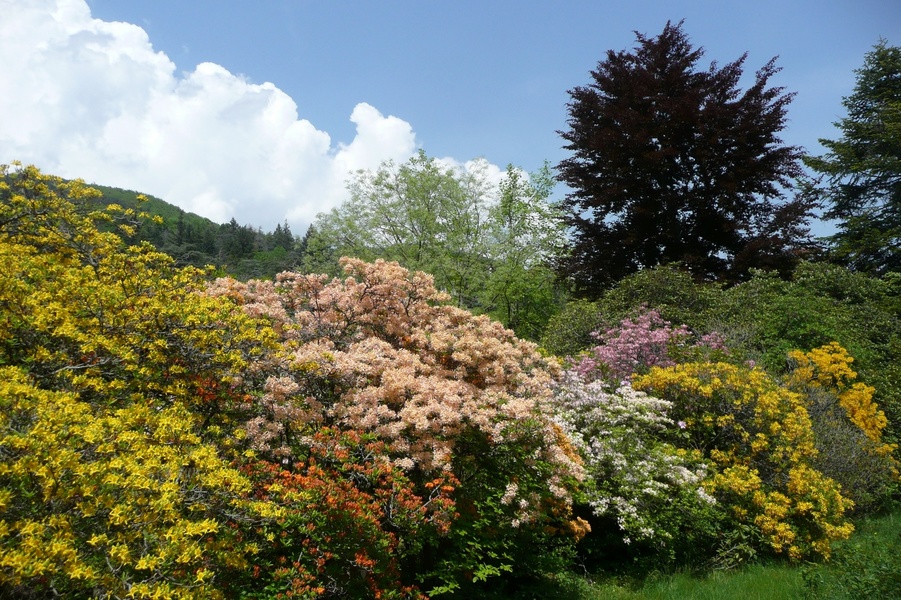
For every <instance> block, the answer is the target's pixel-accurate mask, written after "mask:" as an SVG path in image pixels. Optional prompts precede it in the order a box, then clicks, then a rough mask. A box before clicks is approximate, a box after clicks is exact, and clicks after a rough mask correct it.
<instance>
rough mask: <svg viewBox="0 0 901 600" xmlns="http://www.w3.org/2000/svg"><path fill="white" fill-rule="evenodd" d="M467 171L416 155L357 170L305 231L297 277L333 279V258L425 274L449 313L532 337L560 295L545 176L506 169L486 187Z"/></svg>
mask: <svg viewBox="0 0 901 600" xmlns="http://www.w3.org/2000/svg"><path fill="white" fill-rule="evenodd" d="M474 165H475V166H474V167H470V168H469V169H467V170H461V169H453V168H448V167H445V166H443V165H442V164H441V163H440V162H439V161H437V160H436V159H434V158H430V157H429V156H427V155H426V154H425V153H424V152H420V153H419V154H417V155H416V156H414V157H413V158H412V159H410V160H409V161H407V162H406V163H404V164H402V165H396V164H395V163H393V162H390V161H388V162H385V163H383V164H382V165H381V166H380V167H379V168H378V169H376V170H375V171H359V172H357V173H356V174H355V175H354V176H353V178H352V179H351V180H350V181H349V183H348V189H349V191H350V199H349V200H348V201H347V202H345V203H344V204H343V205H341V206H339V207H338V208H335V209H333V210H332V211H330V212H328V213H322V214H320V215H319V216H318V217H317V219H316V221H315V223H314V224H313V226H312V227H311V228H310V232H309V233H308V236H307V238H306V239H305V242H306V245H305V251H304V256H303V258H302V260H301V264H302V266H303V267H304V270H306V271H309V272H320V273H321V272H324V273H327V274H330V275H335V276H337V275H339V274H340V269H339V268H338V265H337V260H338V259H339V258H340V257H341V256H353V257H356V258H361V259H363V260H367V261H372V260H375V259H377V258H383V259H385V260H391V261H397V262H398V263H400V264H401V265H403V266H404V267H406V268H408V269H410V270H418V271H425V272H427V273H430V274H431V275H433V276H434V278H435V285H436V287H438V288H439V289H442V290H444V291H446V292H447V293H449V294H450V295H451V297H452V299H453V301H454V302H455V303H456V304H457V306H459V307H463V308H466V309H469V310H473V311H474V312H478V313H486V314H489V315H491V316H492V317H494V318H496V319H498V320H499V321H501V322H502V323H503V324H504V325H506V326H507V327H509V328H512V329H514V331H516V333H517V334H518V335H520V336H523V337H528V338H532V339H536V338H537V337H538V336H539V335H540V333H541V331H542V329H543V327H544V325H545V324H546V323H547V320H548V319H549V318H550V316H551V315H552V314H554V313H555V312H556V310H557V307H558V304H559V300H560V298H559V296H560V295H561V289H562V288H561V287H560V285H559V284H558V282H557V280H556V279H555V277H554V273H553V271H552V269H551V268H550V265H551V263H552V262H553V261H554V260H555V259H556V258H557V257H558V256H560V255H561V254H562V252H564V249H565V247H566V230H565V226H564V224H563V219H562V217H561V216H560V213H559V209H558V208H557V206H556V205H555V204H552V203H550V202H549V201H548V198H549V196H550V193H551V190H552V187H553V177H552V176H551V173H550V169H549V167H548V166H547V165H545V167H544V168H543V169H542V170H540V171H539V172H538V173H536V174H533V175H531V176H530V175H527V174H526V173H524V172H523V171H522V170H520V169H517V168H515V167H512V166H510V167H508V168H507V172H506V175H505V177H504V178H503V180H502V181H501V183H500V184H499V185H494V184H492V183H491V182H490V180H489V178H488V174H487V172H486V165H485V164H484V163H479V162H478V161H476V162H475V163H474Z"/></svg>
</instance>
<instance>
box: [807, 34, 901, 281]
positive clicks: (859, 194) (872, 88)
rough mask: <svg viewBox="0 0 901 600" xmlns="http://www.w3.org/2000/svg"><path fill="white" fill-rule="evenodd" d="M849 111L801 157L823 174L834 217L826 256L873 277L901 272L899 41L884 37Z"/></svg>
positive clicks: (869, 55) (868, 63) (867, 61)
mask: <svg viewBox="0 0 901 600" xmlns="http://www.w3.org/2000/svg"><path fill="white" fill-rule="evenodd" d="M856 73H857V83H856V85H855V86H854V92H853V93H852V94H851V95H850V96H848V97H846V98H845V99H844V101H843V104H844V106H845V108H846V109H847V110H848V116H846V117H845V118H843V119H842V120H841V121H839V122H838V123H835V125H836V127H838V128H839V130H841V132H842V137H841V138H840V139H838V140H820V143H821V144H823V146H825V147H826V149H827V150H828V152H827V153H826V155H824V156H819V157H813V156H810V157H806V158H805V159H804V162H806V163H807V165H808V166H809V167H811V168H812V169H814V170H815V171H818V172H819V173H821V174H822V175H823V176H824V177H825V179H826V185H825V187H824V188H823V189H822V190H820V191H821V193H822V194H823V198H824V200H825V204H826V206H827V207H828V210H827V212H826V217H827V218H832V219H837V221H838V223H837V225H838V231H837V232H836V234H835V235H833V236H832V237H831V239H830V240H829V241H830V251H831V256H832V258H833V259H835V260H836V261H837V262H840V263H842V264H844V265H846V266H848V267H850V268H852V269H854V270H857V271H863V272H866V273H871V274H875V275H882V274H884V273H887V272H889V271H901V47H898V46H889V45H888V44H887V42H886V41H885V40H881V41H880V42H879V43H878V44H877V45H876V47H875V48H873V50H872V51H871V52H869V53H867V55H866V58H865V60H864V65H863V67H861V68H860V69H858V70H857V71H856Z"/></svg>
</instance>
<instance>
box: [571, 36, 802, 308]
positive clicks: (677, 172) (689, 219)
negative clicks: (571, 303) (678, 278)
mask: <svg viewBox="0 0 901 600" xmlns="http://www.w3.org/2000/svg"><path fill="white" fill-rule="evenodd" d="M636 36H637V40H638V43H637V45H636V47H635V48H634V50H633V51H631V52H627V51H621V52H614V51H612V50H610V51H608V52H607V57H606V59H605V60H602V61H600V62H599V63H598V66H597V69H596V70H594V71H592V72H591V79H592V81H591V83H590V84H589V85H587V86H584V87H576V88H574V89H572V90H569V94H570V96H571V101H570V102H569V104H568V105H567V108H568V113H569V119H568V126H569V129H567V130H566V131H561V132H559V133H560V135H561V136H563V138H564V139H565V140H566V141H567V142H568V143H567V144H566V145H565V146H564V148H565V149H567V150H569V151H571V152H572V156H571V157H569V158H567V159H566V160H564V161H562V162H561V163H560V164H559V165H558V166H557V169H558V179H559V180H560V181H562V182H564V183H566V184H567V185H568V186H569V187H570V189H571V190H572V191H571V193H569V194H568V195H567V197H566V199H565V200H564V207H565V209H566V211H567V215H568V219H569V225H570V227H571V228H572V237H573V246H572V253H571V255H570V257H569V258H568V259H567V260H566V261H564V262H563V263H561V265H560V267H561V270H562V272H563V274H565V275H566V276H568V277H570V278H572V280H573V282H574V284H575V287H576V291H577V293H578V294H580V295H583V296H595V295H597V294H598V293H599V292H600V291H602V290H603V289H605V288H606V287H608V286H609V285H611V284H612V283H614V282H616V281H618V280H619V279H621V278H622V277H624V276H626V275H629V274H631V273H634V272H636V271H639V270H641V269H645V268H649V267H653V266H656V265H660V264H666V263H674V262H678V263H681V264H682V265H684V267H685V268H687V269H689V270H690V271H691V272H692V273H693V274H695V276H696V277H698V278H701V279H712V280H725V281H734V280H740V279H741V278H742V277H743V275H744V274H745V273H747V271H748V269H749V268H751V267H759V268H771V269H773V268H774V269H779V270H781V271H783V272H785V271H790V270H791V268H792V266H793V265H794V263H795V262H796V261H797V260H798V257H799V256H801V255H803V254H804V252H806V251H810V250H811V249H813V248H814V244H813V241H812V239H811V236H810V231H809V228H808V221H809V219H810V217H811V216H812V210H813V201H812V200H811V199H810V197H809V196H808V195H807V194H804V193H800V192H797V193H796V192H795V189H796V188H797V189H800V186H797V182H798V181H800V179H801V178H802V177H803V171H802V169H801V166H800V158H801V156H802V154H803V153H802V150H801V149H800V148H798V147H793V146H786V145H784V144H783V143H782V140H781V139H780V138H779V132H780V131H781V130H782V129H783V128H784V127H785V121H786V109H787V106H788V104H789V103H790V102H791V100H792V96H793V94H786V93H783V88H780V87H768V85H767V82H768V80H769V79H770V77H772V76H773V75H774V74H775V73H777V72H778V70H779V69H778V68H777V67H776V64H775V61H776V59H775V58H774V59H772V60H771V61H770V62H768V63H767V64H766V65H764V67H763V68H761V69H760V70H759V71H758V72H757V74H756V77H755V79H754V81H753V84H752V85H751V86H750V87H749V88H748V89H747V90H745V91H741V90H740V89H739V88H738V84H739V79H740V78H741V76H742V68H743V65H744V62H745V58H746V56H747V55H746V54H745V55H743V56H741V57H740V58H739V59H738V60H736V61H734V62H731V63H728V64H726V65H725V66H723V67H718V66H717V64H716V62H713V63H712V64H711V65H710V66H709V67H708V68H707V69H706V70H702V69H699V68H698V62H699V61H700V60H701V57H702V56H703V54H704V51H703V49H702V48H697V49H695V48H693V47H692V46H691V44H690V43H689V40H688V38H687V37H686V35H685V33H684V32H683V31H682V23H681V22H680V23H678V24H676V25H673V24H672V23H667V24H666V27H665V28H664V30H663V33H662V34H660V35H659V36H657V37H655V38H648V37H645V36H644V35H641V34H639V33H637V32H636Z"/></svg>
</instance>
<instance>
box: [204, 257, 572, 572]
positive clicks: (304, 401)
mask: <svg viewBox="0 0 901 600" xmlns="http://www.w3.org/2000/svg"><path fill="white" fill-rule="evenodd" d="M341 263H342V266H343V268H344V270H345V273H346V274H347V277H346V278H345V279H343V280H340V279H334V280H331V281H329V280H328V279H327V278H326V277H325V276H320V275H304V274H299V273H282V274H280V275H278V276H277V278H276V279H275V281H248V282H246V283H241V282H238V281H235V280H233V279H219V280H216V281H215V282H213V283H212V284H211V285H210V287H209V290H208V293H209V294H210V295H211V296H213V297H224V298H229V299H231V300H232V301H233V302H234V303H236V304H237V305H239V306H241V307H242V308H243V310H244V311H245V312H246V313H247V314H248V315H250V316H253V317H262V318H266V319H268V320H269V322H270V323H271V326H272V328H273V329H274V330H275V331H276V332H277V333H278V335H279V338H280V340H281V344H282V352H280V353H279V355H278V359H277V360H272V361H268V362H265V363H261V364H260V365H259V366H257V367H251V369H257V371H256V372H254V373H253V376H255V377H263V378H265V379H266V383H265V390H264V391H265V393H264V395H263V396H262V397H261V398H260V399H259V402H258V403H257V413H256V414H255V415H253V416H251V417H250V418H248V420H247V424H246V426H245V432H246V439H247V443H248V444H249V446H250V448H251V449H252V450H253V451H254V452H256V453H258V455H259V456H260V457H261V458H264V459H266V460H270V461H272V462H278V461H287V462H289V463H290V462H293V461H295V460H297V458H298V457H300V456H303V454H304V452H306V448H308V445H309V435H310V432H311V431H314V430H316V429H318V428H322V427H331V428H337V429H340V430H354V431H360V432H364V433H366V434H371V435H372V436H374V438H375V439H377V440H379V441H381V442H382V443H384V456H385V457H386V458H387V459H389V460H390V461H391V463H392V464H393V465H394V466H396V467H397V468H399V469H402V470H403V471H404V472H405V473H406V474H407V476H408V477H409V478H410V480H411V481H413V482H414V483H415V485H416V486H417V487H416V490H417V494H419V495H420V496H422V497H425V496H426V495H427V494H426V492H427V490H426V489H425V485H426V484H427V482H430V481H433V480H434V478H435V477H440V476H444V475H445V474H446V475H447V476H452V477H453V478H455V479H456V480H457V481H459V486H458V487H457V488H456V489H455V491H454V494H453V500H454V501H455V502H456V505H457V511H458V513H459V514H460V517H459V518H458V519H457V520H456V521H455V525H453V526H452V527H451V532H450V533H451V537H452V538H453V534H454V532H455V531H456V532H459V531H461V530H462V529H461V528H464V527H466V526H467V525H466V524H467V523H468V524H469V525H472V524H473V523H481V522H482V517H484V516H485V515H486V514H489V513H491V514H492V516H491V520H492V521H491V523H490V525H491V526H490V527H489V526H485V527H484V528H482V529H481V532H482V534H484V535H486V536H494V537H495V538H496V539H495V540H494V542H491V541H490V540H487V539H486V543H485V544H484V545H483V547H482V548H483V549H482V550H479V551H478V552H476V553H475V554H471V555H469V557H468V558H466V559H465V560H462V559H461V560H462V562H464V563H465V562H466V561H471V562H474V563H479V562H480V561H487V563H491V564H493V565H494V566H493V567H491V568H489V569H487V571H485V572H489V571H491V569H492V568H493V569H495V570H497V569H500V568H501V566H509V565H510V564H512V561H513V559H512V558H511V555H510V552H499V551H496V550H495V549H492V547H491V544H492V543H495V542H496V544H497V545H498V546H503V545H504V544H506V543H507V542H508V541H509V540H507V541H504V536H506V535H508V532H510V531H511V530H513V529H520V531H523V530H534V531H539V530H541V531H543V530H544V529H545V528H546V527H558V528H559V529H560V531H565V530H567V529H569V530H574V529H573V527H569V525H570V524H569V521H571V517H570V516H569V507H570V505H571V502H572V489H573V487H574V486H575V485H576V483H577V482H578V480H579V479H581V478H582V476H583V471H582V467H581V464H580V459H579V457H578V455H577V453H576V452H575V451H574V450H573V449H572V448H571V446H570V445H569V443H568V440H567V439H566V436H565V435H564V434H563V433H562V432H561V430H560V428H559V427H557V426H556V425H555V424H554V423H553V421H552V420H551V418H550V414H551V411H550V407H551V399H552V398H551V397H552V391H551V387H552V382H553V379H554V377H555V376H556V375H557V373H558V371H559V367H558V365H557V364H556V363H555V362H554V361H553V360H550V359H546V358H544V357H542V356H541V354H540V353H539V352H538V350H537V348H536V346H535V345H534V344H532V343H530V342H525V341H522V340H519V339H517V338H516V337H515V335H514V334H513V333H512V332H511V331H509V330H506V329H504V328H503V327H502V326H501V325H500V324H499V323H496V322H494V321H491V320H490V319H489V318H487V317H485V316H473V315H472V314H470V313H469V312H466V311H464V310H461V309H459V308H456V307H453V306H450V305H448V304H446V302H447V301H448V299H449V298H448V296H447V295H446V294H444V293H441V292H439V291H438V290H436V289H435V287H434V283H433V280H432V277H431V276H429V275H426V274H423V273H418V272H410V271H408V270H407V269H404V268H403V267H400V266H399V265H398V264H397V263H393V262H385V261H381V260H379V261H376V262H375V263H366V262H363V261H361V260H357V259H350V258H345V259H342V261H341ZM501 449H502V450H503V454H504V456H503V458H502V459H501V457H499V452H500V451H501ZM489 463H490V465H491V466H490V468H489ZM501 500H503V502H501ZM489 506H490V507H491V508H490V509H489ZM495 508H498V511H497V512H493V511H494V509H495ZM467 519H469V521H467ZM455 527H456V529H455ZM576 529H577V527H576ZM510 534H511V535H512V533H510ZM516 535H519V533H516ZM460 543H463V542H462V541H461V542H460ZM434 560H435V562H436V564H437V563H442V559H441V558H440V557H437V558H435V559H434ZM495 563H496V564H495ZM442 564H445V565H447V568H455V569H458V570H459V571H460V572H461V573H462V572H465V571H470V572H471V571H473V569H474V567H479V566H485V565H472V564H458V565H456V566H453V567H451V566H450V565H449V564H448V563H446V561H445V562H444V563H442ZM422 568H425V567H422ZM426 570H427V569H426ZM442 577H443V576H441V577H439V579H441V578H442ZM442 581H445V583H447V581H446V578H444V579H442ZM448 585H451V587H452V585H453V583H452V582H451V583H449V584H448Z"/></svg>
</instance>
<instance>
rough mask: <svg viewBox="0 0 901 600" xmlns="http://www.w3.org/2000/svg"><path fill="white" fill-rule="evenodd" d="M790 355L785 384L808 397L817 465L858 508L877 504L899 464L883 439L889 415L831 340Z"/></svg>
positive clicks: (872, 507) (849, 358)
mask: <svg viewBox="0 0 901 600" xmlns="http://www.w3.org/2000/svg"><path fill="white" fill-rule="evenodd" d="M789 357H790V359H791V360H792V362H793V363H794V366H795V368H794V369H793V370H792V372H791V373H790V374H789V376H788V378H787V384H788V386H789V387H790V388H791V389H793V390H796V391H798V392H801V393H803V394H804V395H805V396H806V397H807V399H808V411H809V412H810V414H811V417H812V418H813V422H814V423H813V424H814V431H815V433H816V442H817V448H818V449H819V450H820V453H819V455H818V456H817V458H816V460H815V465H816V467H817V468H818V469H819V470H821V471H822V472H823V473H825V474H827V475H829V476H830V477H832V478H833V479H835V480H836V481H838V482H839V483H840V484H841V486H842V492H843V494H844V495H846V496H848V497H850V498H853V499H854V502H855V504H856V507H855V509H856V510H857V511H858V512H867V511H873V510H876V509H878V507H879V506H880V505H881V504H882V503H883V502H884V501H885V499H886V498H887V497H888V496H889V494H890V493H891V489H892V487H893V484H894V483H895V482H897V480H898V475H899V468H898V461H897V459H896V458H895V450H896V449H897V445H896V444H889V443H886V442H885V441H884V439H883V433H884V432H885V429H886V427H887V425H888V420H887V419H886V416H885V413H883V411H882V410H881V409H880V408H879V406H878V405H877V403H876V402H875V401H874V399H873V398H874V392H875V389H874V388H873V387H872V386H869V385H866V384H865V383H862V382H859V381H855V380H856V378H857V373H856V372H855V371H854V369H852V367H851V365H852V363H853V361H854V358H853V357H852V356H851V355H850V354H849V353H848V352H847V351H846V350H845V349H844V348H843V347H842V346H841V345H839V344H838V343H836V342H831V343H829V344H826V345H824V346H820V347H819V348H814V349H813V350H811V351H810V352H803V351H800V350H796V351H793V352H791V353H790V354H789Z"/></svg>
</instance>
